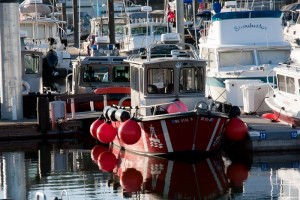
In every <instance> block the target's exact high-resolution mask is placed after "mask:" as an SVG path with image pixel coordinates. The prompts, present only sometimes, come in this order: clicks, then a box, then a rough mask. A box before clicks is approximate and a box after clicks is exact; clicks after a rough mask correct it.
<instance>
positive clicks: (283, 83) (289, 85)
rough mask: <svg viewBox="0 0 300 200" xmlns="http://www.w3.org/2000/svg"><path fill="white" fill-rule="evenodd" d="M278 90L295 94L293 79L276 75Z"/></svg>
mask: <svg viewBox="0 0 300 200" xmlns="http://www.w3.org/2000/svg"><path fill="white" fill-rule="evenodd" d="M277 80H278V88H279V90H280V91H283V92H287V93H290V94H295V79H294V78H292V77H289V76H283V75H277Z"/></svg>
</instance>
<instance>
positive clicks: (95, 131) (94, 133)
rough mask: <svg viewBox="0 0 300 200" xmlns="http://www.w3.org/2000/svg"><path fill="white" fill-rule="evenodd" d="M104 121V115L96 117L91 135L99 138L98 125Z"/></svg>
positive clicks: (91, 127)
mask: <svg viewBox="0 0 300 200" xmlns="http://www.w3.org/2000/svg"><path fill="white" fill-rule="evenodd" d="M103 123H104V119H103V118H102V117H99V118H98V119H96V120H95V121H94V122H93V123H92V124H91V126H90V133H91V135H92V136H93V137H94V138H96V139H97V129H98V127H99V126H100V125H101V124H103Z"/></svg>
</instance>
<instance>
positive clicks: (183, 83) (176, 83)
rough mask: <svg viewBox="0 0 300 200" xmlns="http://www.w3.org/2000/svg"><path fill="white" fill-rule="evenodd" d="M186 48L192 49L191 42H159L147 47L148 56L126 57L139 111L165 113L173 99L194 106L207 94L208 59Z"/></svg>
mask: <svg viewBox="0 0 300 200" xmlns="http://www.w3.org/2000/svg"><path fill="white" fill-rule="evenodd" d="M171 37H172V36H171ZM155 48H156V50H158V51H156V53H154V51H155ZM186 48H190V49H193V47H192V46H191V45H188V44H180V43H178V44H171V45H170V44H156V45H152V46H150V47H149V48H147V53H146V55H147V56H140V57H136V56H131V57H129V58H128V60H126V61H127V62H129V63H130V73H131V75H130V77H131V82H130V87H131V106H132V107H133V109H134V108H135V107H138V108H139V109H138V110H137V112H136V113H138V115H140V116H147V115H154V114H159V113H165V111H166V110H164V109H165V107H167V106H168V105H169V104H170V103H172V102H173V101H174V100H180V101H181V102H183V103H184V104H185V105H186V106H187V107H188V110H193V109H194V107H195V105H196V103H197V102H199V101H201V99H202V100H203V98H205V91H204V90H205V67H206V61H205V60H200V59H197V55H194V54H193V53H194V52H193V51H190V50H187V49H186ZM160 49H163V50H164V53H160V52H162V51H159V50H160ZM166 49H167V50H169V52H168V53H166Z"/></svg>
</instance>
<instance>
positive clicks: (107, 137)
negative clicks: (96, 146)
mask: <svg viewBox="0 0 300 200" xmlns="http://www.w3.org/2000/svg"><path fill="white" fill-rule="evenodd" d="M116 135H117V130H116V129H115V128H114V127H113V126H112V124H111V122H110V121H107V122H105V123H103V124H101V125H100V126H99V127H98V129H97V138H98V140H99V141H100V142H102V143H103V144H108V143H110V142H112V141H113V140H114V139H115V137H116Z"/></svg>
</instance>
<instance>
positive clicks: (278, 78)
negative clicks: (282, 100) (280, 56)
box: [277, 74, 286, 92]
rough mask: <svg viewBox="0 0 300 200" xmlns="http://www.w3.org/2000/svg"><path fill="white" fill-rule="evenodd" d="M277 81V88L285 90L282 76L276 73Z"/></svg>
mask: <svg viewBox="0 0 300 200" xmlns="http://www.w3.org/2000/svg"><path fill="white" fill-rule="evenodd" d="M277 82H278V88H279V90H280V91H283V92H285V88H286V85H285V79H284V76H282V75H279V74H278V75H277Z"/></svg>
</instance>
